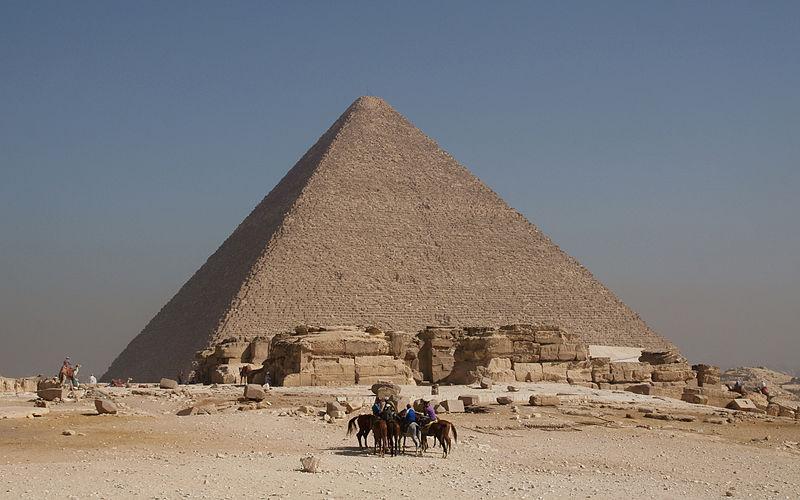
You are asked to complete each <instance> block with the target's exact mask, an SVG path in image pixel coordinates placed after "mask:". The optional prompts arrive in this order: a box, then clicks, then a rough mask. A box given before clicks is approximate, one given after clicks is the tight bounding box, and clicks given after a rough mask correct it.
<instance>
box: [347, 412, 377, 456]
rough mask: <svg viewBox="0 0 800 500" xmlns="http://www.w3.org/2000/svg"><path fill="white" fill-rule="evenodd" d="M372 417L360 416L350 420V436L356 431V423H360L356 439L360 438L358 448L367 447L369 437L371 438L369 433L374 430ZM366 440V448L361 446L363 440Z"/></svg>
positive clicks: (348, 429)
mask: <svg viewBox="0 0 800 500" xmlns="http://www.w3.org/2000/svg"><path fill="white" fill-rule="evenodd" d="M372 418H373V417H372V415H358V416H357V417H353V418H351V419H350V422H348V423H347V435H348V436H350V435H351V434H353V431H355V430H356V423H358V434H356V437H357V438H358V447H359V448H366V447H367V446H368V445H367V436H369V431H371V430H372ZM362 437H363V438H364V446H361V438H362Z"/></svg>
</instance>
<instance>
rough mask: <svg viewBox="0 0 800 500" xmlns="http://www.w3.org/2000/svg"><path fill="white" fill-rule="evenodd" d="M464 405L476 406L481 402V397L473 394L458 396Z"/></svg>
mask: <svg viewBox="0 0 800 500" xmlns="http://www.w3.org/2000/svg"><path fill="white" fill-rule="evenodd" d="M458 399H460V400H461V402H463V403H464V406H476V405H479V404H481V397H480V396H478V395H475V394H464V395H461V396H459V397H458Z"/></svg>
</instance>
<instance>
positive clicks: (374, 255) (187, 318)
mask: <svg viewBox="0 0 800 500" xmlns="http://www.w3.org/2000/svg"><path fill="white" fill-rule="evenodd" d="M531 322H540V323H548V324H556V325H559V326H562V327H564V328H565V329H567V330H568V331H571V332H574V333H577V334H579V335H581V336H582V338H584V339H585V340H586V341H587V342H588V343H593V344H608V345H623V346H638V347H664V346H671V344H670V343H669V342H668V341H666V340H664V339H663V338H662V337H660V336H658V335H657V334H655V333H654V332H653V331H652V330H651V329H650V328H649V327H648V326H647V325H646V324H645V323H644V322H643V321H642V320H641V319H640V318H639V316H638V315H637V314H636V313H635V312H633V311H632V310H631V309H630V308H628V307H627V306H626V305H625V304H623V303H622V302H621V301H620V300H619V299H617V297H616V296H614V294H613V293H612V292H611V291H610V290H608V289H607V288H606V287H605V286H603V285H602V284H601V283H600V282H598V281H597V280H596V279H594V277H593V276H592V275H591V273H589V271H588V270H587V269H586V268H584V267H583V266H581V265H580V264H579V263H578V262H577V261H576V260H575V259H573V258H572V257H570V256H568V255H567V254H565V253H564V252H562V251H561V249H559V248H558V247H557V246H556V245H555V244H553V243H552V242H551V241H550V239H549V238H548V237H547V236H545V235H544V234H543V233H542V232H541V231H540V230H539V229H538V228H536V227H535V226H534V225H532V224H531V223H529V222H528V221H527V220H526V219H525V218H524V217H523V216H522V215H521V214H519V213H518V212H516V211H515V210H513V209H511V208H510V207H508V205H506V204H505V203H504V202H503V200H501V199H500V198H499V197H498V196H497V195H496V194H495V193H494V192H493V191H491V190H490V189H489V188H488V187H486V186H485V185H484V184H483V183H482V182H481V181H480V180H478V179H477V178H476V177H475V176H473V175H472V174H471V173H470V172H469V171H468V170H467V169H466V168H464V167H463V166H461V165H460V164H459V163H458V162H457V161H455V160H454V159H453V158H452V157H451V156H450V155H449V154H447V153H446V152H444V151H442V150H441V149H440V148H439V147H438V145H437V144H436V143H435V142H434V141H433V140H431V139H430V138H429V137H427V136H426V135H424V134H423V133H422V132H421V131H420V130H418V129H417V128H415V127H414V126H413V125H412V124H411V123H409V122H408V121H407V120H406V119H405V118H404V117H403V116H402V115H400V114H399V113H397V112H396V111H395V110H394V109H392V108H391V107H390V106H389V105H388V104H387V103H385V102H384V101H383V100H381V99H379V98H376V97H362V98H359V99H358V100H356V101H355V102H354V103H353V104H352V105H351V106H350V108H348V109H347V111H345V113H344V114H343V115H342V116H341V117H340V118H339V119H338V120H337V121H336V122H335V123H334V124H333V126H332V127H331V128H330V129H329V130H328V131H327V132H326V133H325V134H324V135H323V136H322V137H321V138H320V139H319V141H318V142H317V143H316V144H315V145H314V146H313V147H312V148H311V150H309V151H308V152H307V153H306V154H305V156H303V158H301V159H300V161H299V162H298V163H297V164H296V165H295V166H294V167H293V168H292V169H291V170H290V171H289V173H288V174H287V175H286V177H284V178H283V179H282V180H281V182H280V183H279V184H278V185H277V186H276V187H275V188H274V189H273V190H272V191H271V192H270V193H269V195H268V196H267V197H266V198H265V199H264V200H263V201H262V202H261V203H260V204H259V205H258V206H257V207H256V208H255V210H253V212H252V213H251V214H250V215H249V216H248V217H247V218H246V219H245V220H244V222H242V224H241V225H240V226H239V227H238V228H237V229H236V230H235V231H234V232H233V234H232V235H231V236H230V237H229V238H228V239H227V240H226V241H225V242H224V243H223V245H222V246H221V247H220V248H219V249H218V250H217V251H216V252H215V253H214V254H213V255H212V256H211V257H210V258H209V259H208V261H207V262H206V263H205V264H204V265H203V267H201V268H200V269H199V270H198V271H197V273H195V275H194V276H192V278H191V279H190V280H189V281H188V282H187V283H186V284H185V285H184V286H183V287H182V288H181V290H180V291H179V292H178V293H177V294H176V295H175V297H173V298H172V300H170V301H169V302H168V303H167V305H166V306H164V308H163V309H162V310H161V311H160V312H159V313H158V314H157V315H156V317H155V318H153V320H152V321H151V322H150V323H149V324H148V325H147V326H146V327H145V329H144V331H143V332H142V333H141V334H140V335H139V336H137V337H136V338H135V339H134V340H133V341H132V342H131V343H130V345H128V347H127V348H126V349H125V350H124V351H123V352H122V354H120V356H119V357H118V358H117V359H116V360H115V361H114V363H113V364H112V365H111V367H110V369H109V371H108V372H107V373H106V374H105V376H104V378H106V379H109V378H111V377H127V376H133V377H135V378H136V379H138V380H156V379H158V378H159V377H161V376H164V375H169V374H171V373H173V372H175V371H176V370H178V369H184V370H188V369H189V365H190V362H191V360H192V359H193V356H194V353H195V351H197V350H199V349H202V348H204V347H206V346H207V345H208V344H209V343H213V342H215V341H217V340H221V339H225V338H228V337H231V336H255V335H258V334H264V333H275V332H279V331H284V330H287V329H290V328H292V327H293V326H295V325H297V324H301V323H307V324H369V325H377V326H380V327H382V328H385V329H400V330H406V331H411V332H414V331H417V330H420V329H421V328H423V327H425V326H426V325H430V324H450V325H461V326H465V325H466V326H469V325H500V324H508V323H531Z"/></svg>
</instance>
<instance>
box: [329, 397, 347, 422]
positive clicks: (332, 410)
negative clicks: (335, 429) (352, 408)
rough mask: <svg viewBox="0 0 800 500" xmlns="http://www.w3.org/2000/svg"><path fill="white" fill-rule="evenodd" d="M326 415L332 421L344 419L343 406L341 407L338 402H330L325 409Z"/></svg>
mask: <svg viewBox="0 0 800 500" xmlns="http://www.w3.org/2000/svg"><path fill="white" fill-rule="evenodd" d="M325 414H326V415H328V416H329V417H330V418H332V419H334V418H344V415H345V411H344V408H343V407H342V405H340V404H339V403H338V402H337V401H330V402H328V406H327V407H326V409H325Z"/></svg>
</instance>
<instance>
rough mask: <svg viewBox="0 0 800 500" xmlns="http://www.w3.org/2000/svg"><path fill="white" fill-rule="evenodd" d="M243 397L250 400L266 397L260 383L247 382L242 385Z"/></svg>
mask: <svg viewBox="0 0 800 500" xmlns="http://www.w3.org/2000/svg"><path fill="white" fill-rule="evenodd" d="M244 398H245V399H249V400H250V401H263V400H265V399H266V398H267V392H266V391H265V390H264V388H263V387H261V386H260V385H256V384H247V385H246V386H245V387H244Z"/></svg>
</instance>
